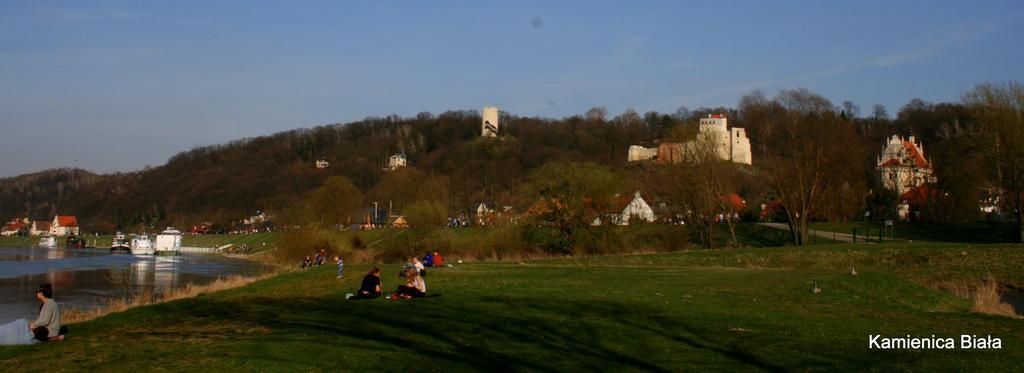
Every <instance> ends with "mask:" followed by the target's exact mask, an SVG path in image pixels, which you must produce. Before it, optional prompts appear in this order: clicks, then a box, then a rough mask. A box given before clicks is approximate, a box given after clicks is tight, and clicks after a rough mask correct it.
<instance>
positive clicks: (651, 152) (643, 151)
mask: <svg viewBox="0 0 1024 373" xmlns="http://www.w3.org/2000/svg"><path fill="white" fill-rule="evenodd" d="M655 159H658V148H645V147H642V146H640V145H632V146H630V147H629V156H628V159H627V160H628V161H630V162H636V161H650V160H655Z"/></svg>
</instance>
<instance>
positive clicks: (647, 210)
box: [590, 191, 657, 225]
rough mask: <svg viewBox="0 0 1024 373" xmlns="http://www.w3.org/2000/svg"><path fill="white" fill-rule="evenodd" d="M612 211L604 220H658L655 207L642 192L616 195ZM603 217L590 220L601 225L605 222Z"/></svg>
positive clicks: (651, 221) (619, 223)
mask: <svg viewBox="0 0 1024 373" xmlns="http://www.w3.org/2000/svg"><path fill="white" fill-rule="evenodd" d="M611 211H612V213H611V214H609V215H606V216H604V217H603V218H604V219H605V220H604V221H611V223H612V224H615V225H629V222H630V221H631V220H633V219H640V220H642V221H646V222H648V223H653V222H654V221H655V220H657V216H656V215H655V214H654V209H652V208H651V206H650V205H648V204H647V201H644V198H643V197H641V196H640V192H639V191H637V192H636V193H633V195H632V196H629V195H620V196H618V197H616V203H615V206H613V207H612V210H611ZM604 221H602V217H601V216H599V217H597V218H595V219H594V220H593V221H591V222H590V225H601V224H603V223H604Z"/></svg>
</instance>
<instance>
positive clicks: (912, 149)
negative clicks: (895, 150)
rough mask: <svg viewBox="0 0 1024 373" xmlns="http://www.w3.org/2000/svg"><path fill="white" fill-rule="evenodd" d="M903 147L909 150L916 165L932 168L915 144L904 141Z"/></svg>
mask: <svg viewBox="0 0 1024 373" xmlns="http://www.w3.org/2000/svg"><path fill="white" fill-rule="evenodd" d="M903 147H904V148H907V151H909V152H910V156H911V157H913V158H914V164H915V165H917V167H921V168H932V165H930V164H928V161H926V160H925V159H924V156H923V155H921V152H919V151H917V145H914V143H912V142H910V141H906V140H904V141H903Z"/></svg>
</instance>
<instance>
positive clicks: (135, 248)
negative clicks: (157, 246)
mask: <svg viewBox="0 0 1024 373" xmlns="http://www.w3.org/2000/svg"><path fill="white" fill-rule="evenodd" d="M131 251H132V254H135V255H153V254H155V251H153V241H150V240H149V236H147V235H144V234H140V235H138V236H135V237H132V243H131Z"/></svg>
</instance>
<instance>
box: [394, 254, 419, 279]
mask: <svg viewBox="0 0 1024 373" xmlns="http://www.w3.org/2000/svg"><path fill="white" fill-rule="evenodd" d="M415 260H416V258H414V257H409V258H408V259H406V260H405V264H402V269H401V270H399V271H398V278H405V274H406V273H407V272H409V270H410V269H416V263H415Z"/></svg>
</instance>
